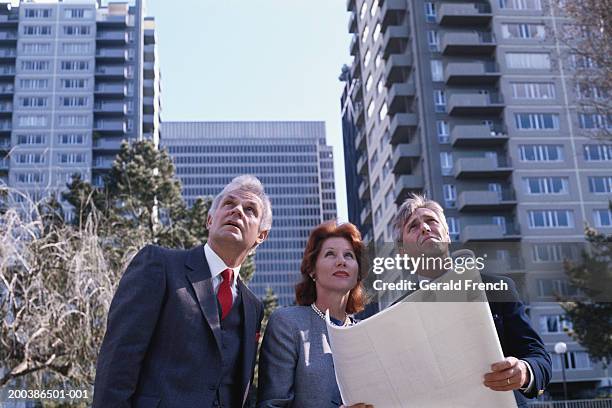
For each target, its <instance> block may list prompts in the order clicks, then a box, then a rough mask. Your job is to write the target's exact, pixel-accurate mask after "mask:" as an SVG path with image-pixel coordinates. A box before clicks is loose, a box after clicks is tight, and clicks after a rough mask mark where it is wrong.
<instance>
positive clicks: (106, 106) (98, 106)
mask: <svg viewBox="0 0 612 408" xmlns="http://www.w3.org/2000/svg"><path fill="white" fill-rule="evenodd" d="M94 113H95V114H97V115H127V105H126V104H125V103H121V102H108V103H101V102H96V103H95V104H94Z"/></svg>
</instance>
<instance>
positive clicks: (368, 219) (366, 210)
mask: <svg viewBox="0 0 612 408" xmlns="http://www.w3.org/2000/svg"><path fill="white" fill-rule="evenodd" d="M360 219H361V225H369V224H371V223H372V207H370V205H369V204H367V205H366V206H365V207H363V209H362V210H361V214H360Z"/></svg>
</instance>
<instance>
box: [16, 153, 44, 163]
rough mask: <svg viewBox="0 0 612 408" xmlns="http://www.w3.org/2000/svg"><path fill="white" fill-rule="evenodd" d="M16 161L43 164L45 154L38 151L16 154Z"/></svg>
mask: <svg viewBox="0 0 612 408" xmlns="http://www.w3.org/2000/svg"><path fill="white" fill-rule="evenodd" d="M16 161H17V163H19V164H43V163H44V162H45V156H43V155H42V154H40V153H25V154H18V155H17V160H16Z"/></svg>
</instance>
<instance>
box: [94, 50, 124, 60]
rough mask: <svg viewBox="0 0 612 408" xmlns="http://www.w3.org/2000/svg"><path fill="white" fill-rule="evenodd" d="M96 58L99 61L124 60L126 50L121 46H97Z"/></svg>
mask: <svg viewBox="0 0 612 408" xmlns="http://www.w3.org/2000/svg"><path fill="white" fill-rule="evenodd" d="M96 60H98V61H101V62H125V61H127V60H128V51H127V50H124V49H122V48H98V49H97V50H96Z"/></svg>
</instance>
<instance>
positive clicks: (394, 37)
mask: <svg viewBox="0 0 612 408" xmlns="http://www.w3.org/2000/svg"><path fill="white" fill-rule="evenodd" d="M408 38H410V32H409V30H408V26H406V25H398V26H390V27H388V28H387V30H386V31H385V34H384V35H383V46H382V49H383V58H385V59H387V58H388V57H389V55H391V54H400V53H402V52H403V51H404V49H405V48H406V47H405V44H406V42H407V41H408Z"/></svg>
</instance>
